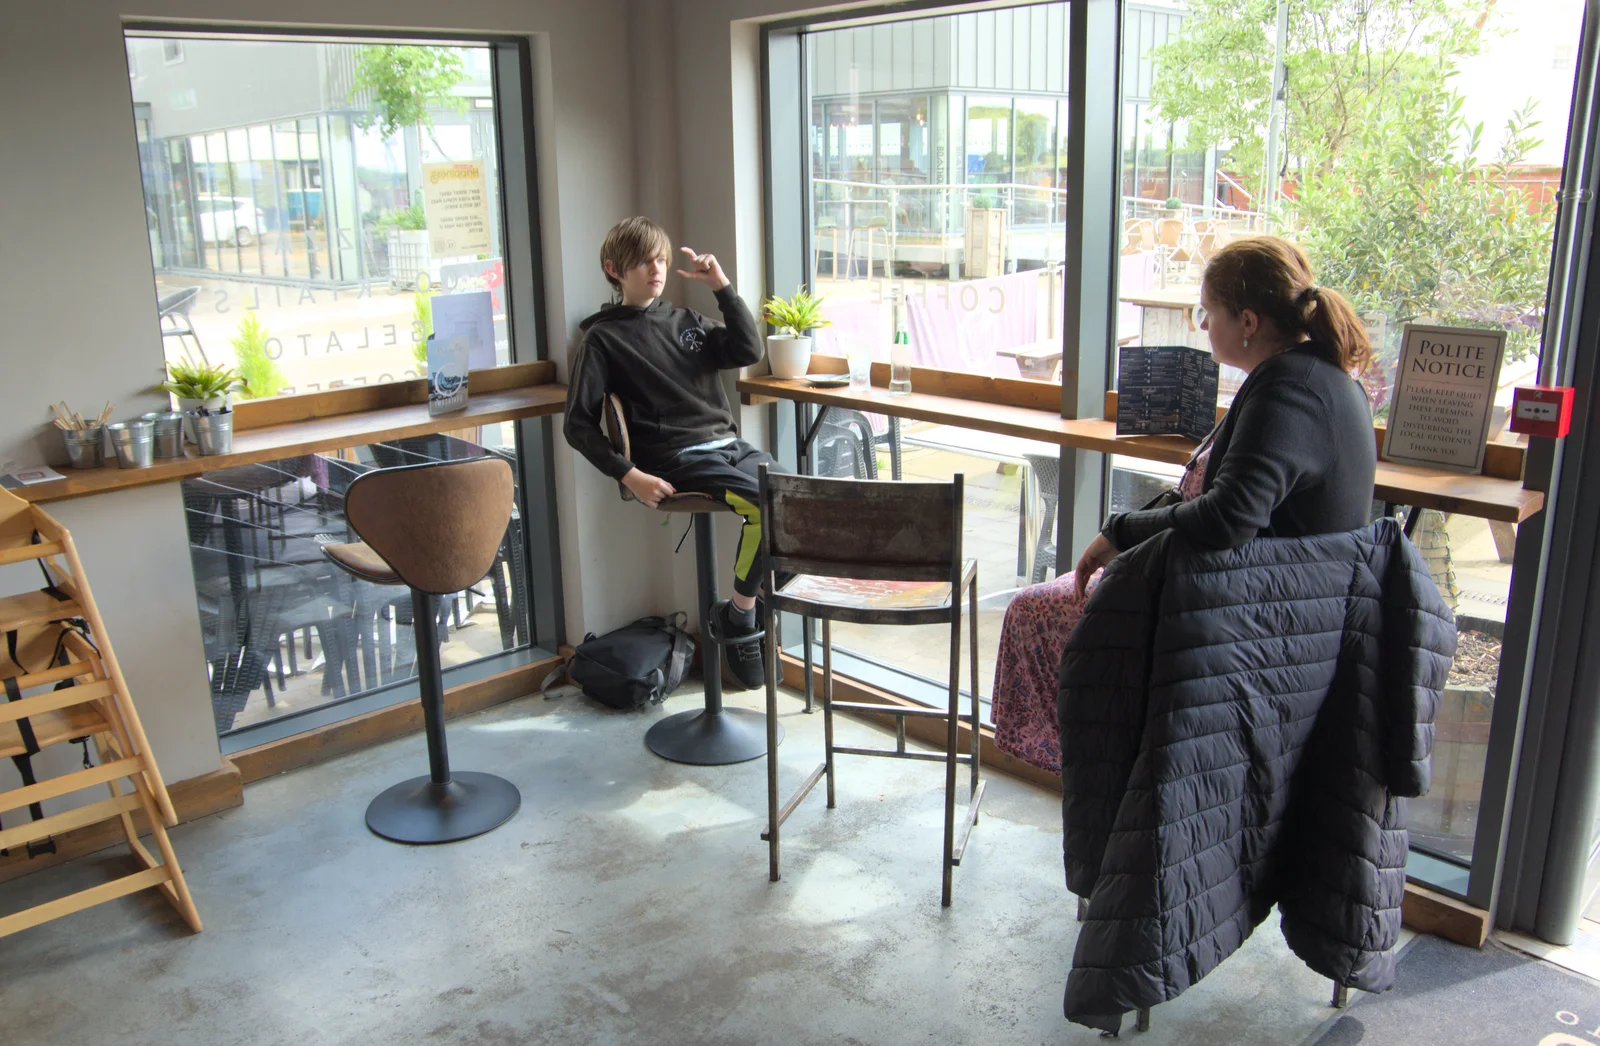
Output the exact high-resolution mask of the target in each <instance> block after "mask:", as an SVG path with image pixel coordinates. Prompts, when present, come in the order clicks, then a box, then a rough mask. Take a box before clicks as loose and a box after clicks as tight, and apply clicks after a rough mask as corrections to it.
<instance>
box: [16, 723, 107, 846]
mask: <svg viewBox="0 0 1600 1046" xmlns="http://www.w3.org/2000/svg"><path fill="white" fill-rule="evenodd" d="M28 725H29V726H31V727H33V738H34V740H35V741H37V742H38V743H39V748H40V749H41V750H42V749H45V748H49V747H50V746H52V745H58V744H61V743H62V742H63V741H71V740H73V739H74V738H78V737H91V736H93V735H95V734H98V733H101V732H103V731H106V730H110V729H111V724H110V723H109V722H108V721H107V720H106V717H105V716H103V715H101V714H100V713H99V712H98V711H96V710H95V708H94V707H93V706H92V705H81V706H79V707H78V708H72V709H59V710H57V711H53V712H45V713H43V714H39V715H35V714H34V713H31V712H30V713H29V714H28ZM27 751H28V749H27V746H26V745H24V744H23V743H22V730H21V729H20V728H19V727H18V726H17V725H16V724H15V723H0V759H10V758H11V757H13V756H19V755H25V754H26V753H27ZM0 848H3V847H0Z"/></svg>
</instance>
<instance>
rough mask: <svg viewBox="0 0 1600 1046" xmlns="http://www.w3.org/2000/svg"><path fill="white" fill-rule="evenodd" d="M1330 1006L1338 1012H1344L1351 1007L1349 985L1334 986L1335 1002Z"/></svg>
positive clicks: (1336, 984)
mask: <svg viewBox="0 0 1600 1046" xmlns="http://www.w3.org/2000/svg"><path fill="white" fill-rule="evenodd" d="M1328 1005H1330V1006H1332V1007H1333V1008H1334V1009H1336V1010H1342V1009H1344V1008H1345V1007H1346V1006H1348V1005H1350V988H1349V986H1348V985H1344V984H1338V983H1335V984H1334V986H1333V1001H1332V1002H1330V1003H1329V1004H1328Z"/></svg>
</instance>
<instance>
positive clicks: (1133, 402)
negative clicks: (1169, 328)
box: [1117, 345, 1217, 440]
mask: <svg viewBox="0 0 1600 1046" xmlns="http://www.w3.org/2000/svg"><path fill="white" fill-rule="evenodd" d="M1216 424H1217V361H1216V360H1214V359H1212V358H1211V354H1210V353H1209V352H1204V351H1202V350H1200V349H1191V348H1189V347H1188V346H1186V345H1124V346H1123V347H1122V348H1120V349H1118V350H1117V435H1119V436H1170V435H1181V436H1187V437H1189V438H1190V439H1193V440H1201V439H1205V438H1206V435H1207V434H1208V433H1210V431H1211V430H1212V429H1213V428H1215V427H1216Z"/></svg>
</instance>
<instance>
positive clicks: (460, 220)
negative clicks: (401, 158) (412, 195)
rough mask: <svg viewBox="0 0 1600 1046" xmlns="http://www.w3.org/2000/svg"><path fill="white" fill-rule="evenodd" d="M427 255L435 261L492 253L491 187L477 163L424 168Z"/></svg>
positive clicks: (444, 164) (453, 163)
mask: <svg viewBox="0 0 1600 1046" xmlns="http://www.w3.org/2000/svg"><path fill="white" fill-rule="evenodd" d="M422 206H423V208H424V209H425V210H426V212H427V215H428V251H429V253H430V254H432V255H433V256H434V257H435V258H448V257H453V256H460V255H474V256H476V255H479V254H488V253H489V187H488V182H487V181H486V179H485V178H484V176H483V164H482V163H479V162H478V161H477V160H470V161H466V162H459V163H457V162H449V163H425V164H423V165H422Z"/></svg>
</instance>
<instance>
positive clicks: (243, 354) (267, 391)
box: [233, 309, 289, 399]
mask: <svg viewBox="0 0 1600 1046" xmlns="http://www.w3.org/2000/svg"><path fill="white" fill-rule="evenodd" d="M271 340H272V335H271V334H269V333H268V332H267V328H266V327H264V326H262V325H261V317H260V314H259V313H257V312H256V311H255V310H253V309H252V310H250V311H248V312H246V313H245V314H244V319H242V320H240V321H239V333H238V334H237V335H235V336H234V338H233V355H234V360H235V362H237V363H238V365H239V380H240V382H241V383H242V384H243V385H244V388H243V389H241V390H240V392H241V394H242V395H243V396H244V398H245V399H261V398H263V397H266V396H275V395H277V393H278V390H279V389H281V388H283V387H284V386H285V385H287V384H288V383H289V382H288V380H287V379H286V378H284V376H283V368H282V367H279V366H278V361H277V360H274V359H273V358H272V357H271V356H269V355H267V342H269V341H271Z"/></svg>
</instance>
